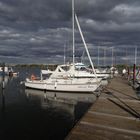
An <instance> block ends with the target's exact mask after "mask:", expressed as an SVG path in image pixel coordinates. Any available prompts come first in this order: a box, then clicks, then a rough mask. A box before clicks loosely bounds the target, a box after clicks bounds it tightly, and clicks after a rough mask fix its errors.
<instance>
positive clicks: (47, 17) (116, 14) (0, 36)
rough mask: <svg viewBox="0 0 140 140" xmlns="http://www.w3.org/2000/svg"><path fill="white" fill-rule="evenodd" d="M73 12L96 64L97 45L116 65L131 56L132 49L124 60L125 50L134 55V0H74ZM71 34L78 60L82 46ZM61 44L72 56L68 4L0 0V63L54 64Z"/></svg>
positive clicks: (138, 20)
mask: <svg viewBox="0 0 140 140" xmlns="http://www.w3.org/2000/svg"><path fill="white" fill-rule="evenodd" d="M75 11H76V13H77V15H78V17H79V21H80V25H81V28H82V30H83V34H84V36H85V40H86V42H87V44H89V46H88V47H89V48H90V49H89V50H90V53H91V55H92V57H93V59H94V60H96V63H97V50H98V46H102V47H112V46H113V47H114V48H116V49H115V51H116V52H114V53H116V55H118V56H120V57H119V59H120V60H118V62H119V61H122V62H125V59H126V58H127V57H129V56H130V57H132V56H134V53H133V51H130V53H128V55H129V56H126V52H125V51H124V52H123V53H122V50H125V48H127V49H128V52H129V50H134V49H135V46H137V47H138V54H140V53H139V52H140V47H139V46H140V42H139V40H140V16H139V13H140V1H139V0H86V1H85V0H75ZM75 33H76V35H75V36H76V55H77V56H78V57H80V56H81V55H82V54H83V51H84V47H83V44H82V40H81V38H80V35H79V32H78V30H77V27H76V29H75ZM64 46H66V55H67V59H68V58H69V57H71V56H72V30H71V0H10V1H9V0H0V59H1V61H6V62H8V63H14V62H15V63H24V62H25V63H60V62H63V55H64ZM93 50H94V51H93ZM131 52H132V53H131ZM102 55H103V53H102ZM108 55H109V58H110V57H111V55H110V54H108ZM36 58H37V59H36ZM123 60H124V61H123ZM138 60H139V61H140V58H139V57H138Z"/></svg>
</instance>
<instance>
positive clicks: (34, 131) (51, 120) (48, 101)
mask: <svg viewBox="0 0 140 140" xmlns="http://www.w3.org/2000/svg"><path fill="white" fill-rule="evenodd" d="M18 71H19V76H18V77H11V78H9V77H5V83H7V84H6V86H5V89H4V90H2V88H1V87H0V140H11V139H13V140H15V139H18V140H32V139H39V140H63V139H64V138H65V137H66V135H67V134H68V132H69V131H70V130H71V128H72V127H73V126H74V124H75V123H76V122H77V121H78V120H79V119H80V118H81V116H82V115H83V114H84V113H85V111H87V109H88V108H89V107H90V105H91V104H92V103H93V102H94V101H95V99H96V98H95V96H94V95H93V94H76V93H73V94H70V93H58V92H57V93H54V92H46V93H44V92H43V91H39V90H33V89H25V87H24V84H21V81H23V80H25V77H27V76H29V75H30V74H31V73H34V74H36V75H37V76H39V69H28V68H26V69H25V68H24V69H23V68H22V69H18ZM1 80H2V79H1V77H0V82H1Z"/></svg>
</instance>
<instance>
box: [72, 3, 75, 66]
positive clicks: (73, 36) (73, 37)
mask: <svg viewBox="0 0 140 140" xmlns="http://www.w3.org/2000/svg"><path fill="white" fill-rule="evenodd" d="M72 42H73V64H74V63H75V33H74V0H72Z"/></svg>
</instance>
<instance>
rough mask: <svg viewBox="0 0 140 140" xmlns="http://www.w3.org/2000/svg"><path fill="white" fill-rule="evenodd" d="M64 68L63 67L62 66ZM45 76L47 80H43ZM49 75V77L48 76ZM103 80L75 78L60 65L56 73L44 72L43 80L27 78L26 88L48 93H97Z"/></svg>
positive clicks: (32, 77)
mask: <svg viewBox="0 0 140 140" xmlns="http://www.w3.org/2000/svg"><path fill="white" fill-rule="evenodd" d="M62 66H63V65H62ZM43 74H46V75H47V77H48V78H47V79H43ZM48 75H49V76H48ZM100 84H101V79H100V80H99V79H98V80H96V78H75V77H74V75H71V73H69V71H65V70H63V69H62V67H61V66H60V65H59V66H57V68H56V69H55V71H49V70H48V71H44V70H43V71H42V72H41V79H36V78H35V76H33V75H32V76H31V78H30V79H29V78H26V81H25V87H28V88H34V89H40V90H47V91H65V92H83V93H86V92H95V91H97V90H98V89H99V87H100Z"/></svg>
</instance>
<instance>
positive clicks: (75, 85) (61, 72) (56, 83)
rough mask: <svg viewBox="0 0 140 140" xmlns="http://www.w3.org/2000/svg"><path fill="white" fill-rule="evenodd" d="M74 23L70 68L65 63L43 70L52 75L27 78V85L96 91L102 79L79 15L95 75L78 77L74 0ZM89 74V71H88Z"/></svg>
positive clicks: (70, 90)
mask: <svg viewBox="0 0 140 140" xmlns="http://www.w3.org/2000/svg"><path fill="white" fill-rule="evenodd" d="M72 19H73V20H72V21H73V22H72V25H73V63H72V64H71V65H69V66H70V68H69V70H68V71H66V70H65V69H63V67H64V66H63V65H59V66H57V68H56V69H55V71H42V72H41V77H42V74H48V75H50V76H49V78H47V79H43V78H41V79H40V80H35V79H28V78H27V79H26V81H25V87H28V88H34V89H41V90H47V91H65V92H83V93H86V92H94V91H96V90H97V89H98V88H99V87H100V84H101V79H98V78H97V75H96V72H95V69H94V66H93V63H92V61H91V58H90V54H89V51H88V49H87V45H86V43H85V40H84V37H83V34H82V31H81V28H80V25H79V22H78V18H77V16H75V19H76V23H77V25H78V29H79V31H80V35H81V38H82V40H83V43H84V46H85V49H86V52H87V55H88V58H89V61H90V64H91V66H92V71H93V72H94V77H84V78H82V77H76V70H75V60H74V57H75V44H74V0H72ZM88 74H89V73H88Z"/></svg>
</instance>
